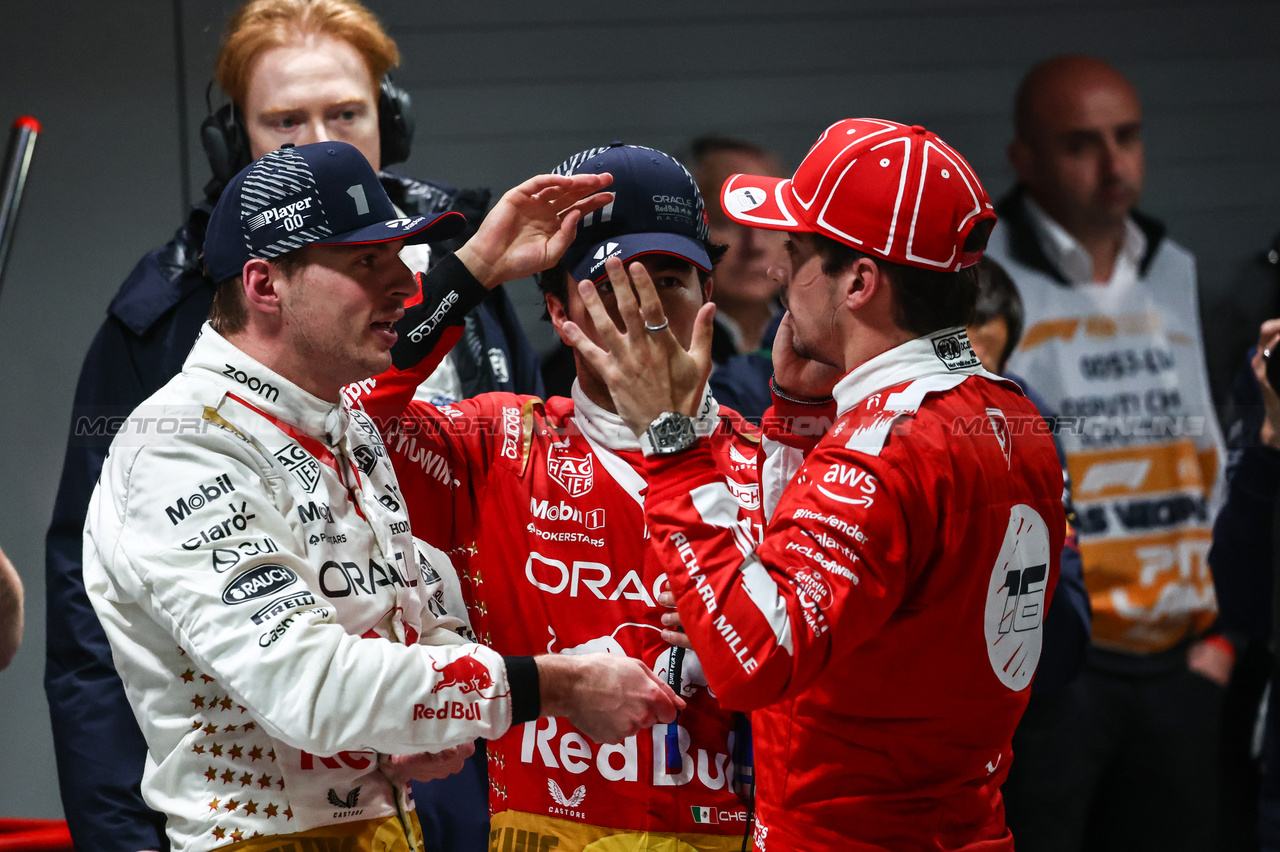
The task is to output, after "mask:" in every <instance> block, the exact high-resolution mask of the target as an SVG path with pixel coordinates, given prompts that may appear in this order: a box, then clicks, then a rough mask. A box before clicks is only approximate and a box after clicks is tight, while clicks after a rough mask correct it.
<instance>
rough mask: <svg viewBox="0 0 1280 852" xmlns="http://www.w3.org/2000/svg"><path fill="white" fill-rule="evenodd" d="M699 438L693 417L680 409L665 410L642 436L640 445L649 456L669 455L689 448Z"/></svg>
mask: <svg viewBox="0 0 1280 852" xmlns="http://www.w3.org/2000/svg"><path fill="white" fill-rule="evenodd" d="M697 439H698V435H697V433H696V432H694V431H693V418H692V417H690V416H689V415H687V414H681V413H680V412H678V411H664V412H662V413H661V414H659V415H658V416H657V417H656V418H654V421H653V422H652V423H650V424H649V428H648V429H646V430H645V431H644V434H643V435H641V436H640V447H641V449H643V450H644V454H645V455H647V456H648V455H657V456H669V455H672V454H674V453H681V452H684V451H685V450H687V449H689V448H690V447H692V446H693V442H694V441H696V440H697Z"/></svg>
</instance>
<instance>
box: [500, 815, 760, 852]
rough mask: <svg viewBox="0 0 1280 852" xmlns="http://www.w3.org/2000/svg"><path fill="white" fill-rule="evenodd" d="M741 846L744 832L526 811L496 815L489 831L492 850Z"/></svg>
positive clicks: (710, 851)
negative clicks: (677, 829)
mask: <svg viewBox="0 0 1280 852" xmlns="http://www.w3.org/2000/svg"><path fill="white" fill-rule="evenodd" d="M741 848H742V835H741V834H681V835H676V834H675V833H674V832H657V831H628V830H625V829H618V828H605V827H604V826H599V825H583V824H582V823H580V822H570V821H569V820H564V819H558V818H556V817H552V816H539V815H537V814H530V813H525V812H523V811H503V812H502V813H500V814H494V816H493V821H492V823H491V824H490V830H489V852H738V850H740V849H741ZM747 848H748V849H749V848H751V847H750V846H748V847H747Z"/></svg>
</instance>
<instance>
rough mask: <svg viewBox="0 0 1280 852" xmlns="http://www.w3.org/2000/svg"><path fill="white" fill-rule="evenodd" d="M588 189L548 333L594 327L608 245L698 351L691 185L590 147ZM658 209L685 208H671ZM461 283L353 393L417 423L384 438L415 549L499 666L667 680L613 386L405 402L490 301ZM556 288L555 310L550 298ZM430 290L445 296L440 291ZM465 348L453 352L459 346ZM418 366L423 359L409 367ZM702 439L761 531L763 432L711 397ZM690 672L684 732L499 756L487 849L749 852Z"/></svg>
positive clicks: (699, 276)
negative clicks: (589, 206) (581, 656)
mask: <svg viewBox="0 0 1280 852" xmlns="http://www.w3.org/2000/svg"><path fill="white" fill-rule="evenodd" d="M584 171H596V172H599V171H608V172H610V173H611V174H613V176H614V183H613V184H612V185H611V186H610V187H609V191H612V192H613V193H614V194H615V200H614V203H613V204H612V205H610V208H611V209H610V213H611V216H609V217H608V218H607V219H605V221H604V222H601V221H600V219H601V218H603V217H594V219H593V217H588V218H587V221H585V222H584V224H583V225H581V226H580V228H579V232H578V236H577V238H576V240H575V242H574V244H573V246H572V247H571V248H570V250H569V251H568V252H567V253H566V254H565V259H564V262H563V264H562V265H561V266H558V267H556V268H555V269H553V270H550V271H549V272H548V273H544V275H543V276H542V281H543V283H544V288H548V291H549V292H550V293H552V295H550V296H549V297H548V310H549V312H550V314H551V317H552V320H553V323H555V324H557V327H558V326H559V323H560V322H562V321H563V320H564V319H565V318H566V317H567V316H570V315H574V314H575V312H576V311H579V310H580V299H579V297H578V295H577V293H576V292H570V291H571V290H572V288H570V287H568V286H567V283H568V280H567V276H568V275H569V274H572V275H573V279H574V280H575V281H576V280H579V279H582V278H595V277H598V278H601V279H603V278H604V272H603V264H602V263H597V262H596V261H595V260H593V258H592V257H591V255H592V254H595V253H597V249H598V248H599V247H601V246H612V247H613V248H609V249H608V251H611V252H615V253H617V254H619V255H620V256H621V257H623V259H626V260H631V259H633V258H638V259H640V260H641V261H643V262H645V263H647V264H648V265H650V267H651V268H652V269H653V270H654V274H655V277H656V278H658V280H659V281H660V282H663V283H664V285H665V287H666V289H665V290H664V293H663V298H664V304H666V305H667V306H668V311H669V315H670V317H671V327H672V329H673V330H674V331H676V332H677V334H679V333H680V332H679V329H680V328H683V329H684V330H685V332H684V333H685V335H686V337H685V340H684V344H685V345H686V346H687V345H688V342H689V341H688V337H687V334H688V332H689V331H690V330H691V328H692V321H693V318H694V316H695V314H696V313H697V311H698V310H699V309H700V308H701V306H702V305H703V303H704V301H705V298H706V296H707V295H708V293H709V280H708V276H709V273H710V271H711V266H712V263H711V260H710V257H709V255H708V248H709V243H708V242H707V234H706V224H705V218H704V215H703V209H702V199H701V197H700V196H699V195H698V192H697V189H696V187H695V185H694V183H693V180H692V178H690V177H689V175H688V173H687V172H686V171H685V170H684V168H683V167H682V166H680V164H679V163H677V162H676V161H675V160H673V159H671V158H670V157H668V156H667V155H665V154H663V153H661V152H658V151H654V150H652V149H648V148H640V147H637V146H611V147H609V148H604V149H593V150H591V151H587V152H583V153H582V154H579V155H577V156H576V157H575V158H573V159H571V160H569V161H568V162H566V163H565V164H564V165H563V166H561V167H560V168H559V169H557V173H561V174H574V173H580V172H584ZM656 196H662V197H664V198H668V199H673V198H678V199H681V200H682V203H675V202H668V203H667V204H666V206H665V208H664V209H661V210H659V209H657V208H658V205H657V204H656V203H655V202H654V201H653V199H654V198H655V197H656ZM673 207H679V209H676V210H675V211H674V212H673V210H672V208H673ZM633 232H643V233H633ZM711 252H712V253H715V248H714V247H711ZM593 263H594V264H595V267H596V269H595V270H592V269H591V265H592V264H593ZM458 270H459V267H458V266H455V265H450V264H441V268H440V270H438V271H437V272H436V273H434V276H435V278H436V282H437V283H436V285H435V287H436V292H435V293H433V294H432V295H429V296H427V297H426V298H425V300H424V305H430V304H440V305H442V309H437V310H436V311H432V312H430V313H428V312H427V311H426V308H418V309H417V310H418V311H419V314H418V315H412V316H408V317H406V319H405V320H402V321H401V322H400V323H398V324H397V329H400V330H401V339H402V342H403V343H404V344H405V345H404V346H400V347H399V348H398V350H397V351H395V352H394V353H393V354H394V356H395V360H396V367H394V368H392V369H391V370H390V371H388V372H387V373H384V374H382V375H381V376H379V377H377V379H376V382H370V383H365V384H364V385H362V386H357V387H353V388H351V389H350V391H351V392H352V394H353V395H355V396H356V397H357V398H359V399H360V400H361V401H362V402H363V404H364V406H365V408H366V410H368V411H369V412H370V413H372V414H374V416H375V418H377V419H378V421H379V423H380V424H386V423H388V422H389V420H388V419H387V418H389V417H394V416H395V415H396V414H397V412H400V411H403V415H401V416H399V417H398V418H397V419H395V420H391V421H390V422H391V423H392V425H391V426H390V428H385V426H384V431H385V434H386V447H387V451H388V453H389V454H390V457H391V460H392V463H393V465H394V467H395V470H396V471H397V474H398V476H399V479H400V487H401V489H402V492H403V495H404V499H405V501H406V504H407V507H408V510H409V517H410V522H411V524H412V527H413V532H414V535H415V536H418V537H420V538H422V539H424V540H426V541H428V542H430V543H431V544H433V545H434V546H436V547H438V548H440V549H441V550H443V551H445V552H446V553H448V554H449V556H450V557H451V558H452V560H453V562H454V565H455V566H456V568H457V569H458V573H459V575H460V577H461V579H462V584H463V591H464V597H465V598H466V599H467V604H468V608H469V612H470V616H471V621H472V626H473V628H474V630H475V632H476V634H477V635H478V636H479V637H481V641H483V642H485V643H486V644H489V645H491V646H492V647H493V648H495V649H497V650H499V652H500V653H504V654H515V653H547V652H560V653H566V654H574V653H586V652H590V651H609V652H612V653H619V654H626V655H628V656H630V657H633V658H636V659H639V660H641V661H642V662H644V663H645V664H646V665H651V666H652V667H653V669H654V671H655V673H657V674H658V675H659V676H660V677H662V678H663V679H664V680H668V679H669V671H668V670H669V667H670V664H671V661H672V657H673V654H672V645H670V644H669V643H667V642H666V641H664V640H663V638H662V633H661V629H662V624H661V621H660V617H661V615H662V613H664V612H666V611H667V609H666V608H665V607H663V606H661V605H659V603H658V601H657V599H658V596H659V593H660V592H661V591H662V590H663V589H664V588H665V587H666V584H667V575H666V571H667V569H666V568H665V567H663V566H662V565H661V564H660V563H659V561H658V560H657V559H656V558H655V555H654V553H653V552H652V549H651V548H650V547H649V542H648V533H647V531H646V529H645V522H644V510H643V501H644V492H645V488H646V483H645V479H644V464H643V458H642V455H641V451H640V444H639V442H638V441H637V440H636V438H635V436H634V435H632V433H631V432H630V431H629V430H628V429H627V428H626V426H625V425H624V424H623V423H622V421H621V419H620V418H619V417H618V416H617V415H616V414H614V413H613V412H612V411H610V410H609V406H610V403H609V398H608V395H607V393H603V392H602V388H603V384H602V383H601V382H600V381H599V379H598V378H597V379H594V381H593V377H592V376H590V375H589V374H584V370H583V369H582V368H581V367H580V368H579V377H580V378H579V382H578V383H575V385H574V388H573V391H572V397H571V398H569V399H566V398H563V397H560V398H554V399H551V400H548V401H546V402H545V403H544V402H543V401H542V400H540V399H538V398H536V397H531V396H519V395H516V394H509V393H489V394H483V395H481V396H478V397H476V398H473V399H469V400H463V401H461V402H457V403H454V404H451V405H447V406H442V407H439V408H437V407H435V406H433V405H431V404H429V403H425V402H419V401H414V402H410V398H411V397H412V395H413V389H414V387H415V386H416V385H417V383H418V382H419V381H421V380H422V379H423V378H425V377H426V376H428V375H429V374H430V373H431V371H432V370H433V369H434V367H435V365H436V363H438V361H439V359H440V358H441V357H443V355H444V351H442V350H443V349H444V346H436V348H435V349H434V350H433V351H431V352H429V353H427V354H425V355H424V354H423V353H422V351H421V346H420V347H419V348H418V349H414V347H413V344H414V342H415V341H414V337H415V334H416V336H418V337H424V335H429V334H435V333H438V329H439V328H441V327H442V326H444V325H448V324H449V323H450V322H451V321H452V320H451V317H454V316H458V317H460V316H462V315H463V314H465V311H466V309H467V307H468V303H469V302H470V301H472V300H473V299H476V298H479V297H482V296H483V295H484V291H483V290H479V285H478V284H477V283H475V282H474V281H471V282H468V281H467V280H466V278H467V277H468V276H466V275H465V274H464V272H465V271H463V273H459V272H458ZM446 274H454V277H455V279H456V280H454V281H451V282H450V283H449V284H448V286H447V287H445V288H444V289H447V290H448V292H449V294H457V298H456V299H452V300H451V299H450V298H449V297H448V296H447V295H446V296H445V297H443V298H442V297H441V295H440V293H439V291H440V288H441V287H442V285H441V283H440V282H442V281H443V276H444V275H446ZM556 275H559V276H560V277H561V280H562V281H563V286H561V287H559V289H558V292H559V295H556V292H557V287H556V285H555V284H549V281H550V279H551V278H552V277H554V276H556ZM603 286H605V287H606V288H607V282H604V285H603ZM424 288H425V289H428V290H430V289H432V288H431V281H430V278H429V279H428V280H426V281H424ZM477 290H478V293H477ZM446 303H447V305H448V306H447V308H445V307H444V306H445V305H446ZM422 316H426V319H425V320H423V319H422ZM419 330H421V331H419ZM426 339H429V337H426V338H424V340H426ZM453 339H456V335H454V336H452V337H451V336H450V335H448V334H445V335H444V337H443V341H444V342H445V343H446V344H447V343H451V342H452V340H453ZM423 345H426V344H425V343H424V344H423ZM398 346H399V345H398ZM415 357H416V358H421V359H422V360H420V361H418V362H417V363H413V359H414V358H415ZM698 423H699V428H700V430H701V431H702V432H704V433H709V434H710V438H709V441H708V443H709V445H710V446H711V447H712V449H711V456H710V459H711V461H710V464H711V466H712V467H713V468H714V470H715V471H716V473H715V474H714V476H715V478H717V479H718V481H720V482H721V483H722V484H723V485H724V487H725V488H726V489H728V490H729V491H730V492H731V493H733V494H735V495H737V497H736V499H737V500H738V504H737V505H738V507H739V508H740V509H741V511H742V512H743V514H744V517H747V518H749V519H752V522H754V523H755V524H756V527H757V530H758V529H759V527H760V526H761V524H762V515H761V512H760V489H759V480H758V476H757V472H756V456H757V451H758V448H759V437H758V433H757V432H756V430H755V429H754V428H753V427H752V426H751V425H750V424H748V423H746V422H745V421H744V420H743V419H742V418H741V417H740V416H738V415H737V414H736V413H735V412H732V411H729V410H728V409H722V408H720V407H719V406H718V405H717V404H716V402H715V401H714V399H712V398H711V397H710V396H709V395H708V396H706V397H705V398H704V399H703V400H702V402H701V405H700V407H699V416H698ZM517 649H524V650H517ZM682 653H683V652H682ZM679 668H680V670H679V676H680V679H679V681H676V682H675V684H676V686H675V688H676V691H677V692H679V693H680V694H681V695H682V696H683V697H684V698H685V699H686V701H687V702H688V706H687V708H686V709H685V710H684V711H682V712H681V713H680V715H679V718H678V720H677V722H676V724H675V725H671V726H668V725H657V726H655V727H654V728H653V729H651V731H646V732H643V733H641V734H640V735H639V736H638V737H632V738H630V739H628V740H627V741H626V742H624V743H623V744H622V745H618V746H599V745H597V744H595V743H593V742H591V741H589V740H588V739H587V738H586V737H584V736H583V735H582V734H581V733H579V732H578V731H577V730H576V729H575V728H574V727H573V726H572V725H570V724H568V723H566V722H565V720H563V719H555V720H552V721H550V723H549V724H546V723H540V724H530V725H522V726H515V727H513V728H512V729H511V731H510V733H509V734H508V735H506V736H504V737H502V738H500V739H498V740H492V741H490V742H489V743H488V757H489V782H490V791H491V795H490V804H491V810H492V812H493V818H492V829H491V835H490V836H491V843H492V848H494V849H495V850H507V849H512V848H515V849H527V850H535V849H536V850H546V849H556V850H558V852H565V850H579V849H592V848H600V849H604V848H607V849H609V850H649V849H673V850H674V849H677V848H678V849H687V848H689V847H690V846H692V847H694V848H696V849H701V850H725V852H727V851H728V850H737V849H739V848H740V847H741V845H742V838H743V835H744V833H745V831H746V827H747V813H746V810H745V808H744V807H743V806H742V803H741V802H740V801H739V799H738V797H737V795H736V794H735V793H734V791H733V788H732V787H731V782H732V780H733V779H732V777H731V776H732V767H733V763H734V761H733V759H732V757H733V755H734V753H735V746H736V745H739V743H738V742H737V740H738V739H739V738H740V737H739V735H737V734H735V724H734V722H735V714H732V713H730V712H728V711H726V710H724V709H723V708H722V707H721V706H720V704H719V702H717V700H716V698H715V696H714V695H712V694H711V693H710V691H709V690H708V689H707V687H706V681H705V678H704V677H703V676H702V673H701V669H700V665H699V662H698V659H697V656H696V655H694V654H692V653H689V654H687V655H685V656H684V659H683V662H682V665H680V667H679ZM669 682H671V681H669ZM604 838H608V841H607V842H606V844H605V845H601V846H599V847H596V846H593V844H595V843H596V842H597V841H600V840H602V839H604ZM676 838H678V840H679V841H681V842H682V843H683V844H687V845H678V844H675V843H673V839H676ZM512 844H514V846H513V845H512Z"/></svg>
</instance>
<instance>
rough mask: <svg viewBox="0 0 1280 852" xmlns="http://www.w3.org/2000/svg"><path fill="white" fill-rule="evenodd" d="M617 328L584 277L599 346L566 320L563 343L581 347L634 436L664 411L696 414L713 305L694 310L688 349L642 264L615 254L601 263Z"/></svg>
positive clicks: (581, 287)
mask: <svg viewBox="0 0 1280 852" xmlns="http://www.w3.org/2000/svg"><path fill="white" fill-rule="evenodd" d="M605 270H606V271H607V272H608V273H609V283H610V284H611V285H612V287H613V293H614V297H615V299H616V300H617V308H618V314H619V317H620V318H621V320H622V324H623V330H622V331H619V330H618V327H617V325H615V324H614V322H613V320H612V319H611V318H610V316H609V312H608V310H607V309H606V308H605V306H604V303H603V302H601V301H600V294H599V293H597V292H596V288H595V285H593V284H592V283H591V282H590V281H580V282H579V283H578V293H579V294H580V295H581V296H582V302H583V305H584V307H586V309H587V312H588V313H589V314H590V316H591V321H592V323H593V324H594V325H595V328H596V332H597V334H598V335H599V336H600V344H601V345H596V344H595V343H593V342H592V341H591V339H590V338H588V337H587V335H586V333H585V332H584V331H583V330H582V329H581V328H579V327H578V325H577V324H576V323H574V322H572V321H569V322H565V324H564V325H563V327H562V332H563V333H564V336H565V340H566V342H567V343H568V344H569V345H570V346H572V347H574V348H575V349H577V350H578V351H579V352H581V353H582V355H583V357H585V358H586V359H587V361H588V362H590V364H591V365H592V366H593V367H595V369H596V371H597V372H599V374H600V376H601V378H603V379H604V381H605V384H606V385H608V387H609V395H610V396H611V397H612V398H613V403H614V406H615V407H616V408H617V410H618V415H619V416H620V417H622V419H623V422H625V423H626V424H627V426H629V427H630V428H631V431H633V432H634V433H635V434H636V435H639V434H641V433H642V432H644V430H645V429H647V428H648V427H649V424H650V423H652V422H653V421H654V419H655V418H656V417H657V416H658V415H659V414H662V413H663V412H664V411H679V412H681V413H683V414H687V415H689V416H690V417H696V416H697V413H698V406H699V405H700V404H701V403H702V394H703V389H704V388H705V387H706V384H707V377H708V376H709V375H710V374H711V332H712V318H713V317H714V316H715V306H714V305H712V304H710V303H708V304H705V305H703V306H702V308H701V309H700V310H699V311H698V316H697V319H696V320H695V321H694V326H693V339H692V340H691V341H690V344H689V348H688V350H686V349H685V348H684V347H683V346H681V345H680V342H679V341H678V340H676V337H675V335H674V334H673V333H672V332H671V328H670V326H669V325H668V323H667V318H666V315H665V313H664V312H663V309H662V301H661V300H660V299H659V298H658V292H657V290H656V289H655V288H654V286H653V280H652V279H651V278H650V277H649V273H648V271H646V270H645V268H644V264H642V263H632V264H631V266H630V267H629V268H623V265H622V262H621V261H619V260H618V259H617V258H610V259H609V260H607V261H605Z"/></svg>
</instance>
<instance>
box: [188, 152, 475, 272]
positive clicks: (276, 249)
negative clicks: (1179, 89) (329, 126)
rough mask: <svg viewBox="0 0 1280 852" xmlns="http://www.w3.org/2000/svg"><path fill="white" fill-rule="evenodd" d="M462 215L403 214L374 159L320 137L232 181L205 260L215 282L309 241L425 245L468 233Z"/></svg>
mask: <svg viewBox="0 0 1280 852" xmlns="http://www.w3.org/2000/svg"><path fill="white" fill-rule="evenodd" d="M465 226H466V219H465V218H463V216H462V214H461V213H456V212H452V211H450V212H447V213H439V214H435V215H432V216H408V217H401V216H398V215H397V214H396V209H395V207H394V206H392V204H391V199H390V198H388V197H387V191H386V190H385V189H383V188H382V184H381V183H379V182H378V176H377V175H376V174H374V171H373V167H372V166H370V165H369V161H368V160H366V159H365V158H364V155H363V154H361V153H360V151H359V150H358V149H357V148H355V147H354V146H351V145H348V144H347V143H346V142H315V143H312V144H310V145H300V146H298V147H294V146H293V145H292V144H287V145H285V146H283V147H282V148H280V150H278V151H272V152H271V153H269V154H267V155H265V156H263V157H262V158H261V159H259V160H255V161H254V162H252V163H250V164H249V165H248V166H245V168H244V169H242V170H241V171H240V173H239V174H238V175H236V176H235V177H234V178H232V179H231V183H229V184H227V188H226V189H225V190H223V192H222V197H221V198H219V199H218V205H217V206H216V207H214V209H213V215H212V217H210V219H209V228H208V230H207V231H206V233H205V239H204V262H205V265H206V266H208V267H209V274H210V275H211V276H212V277H213V280H214V281H219V282H220V281H225V280H226V279H228V278H233V277H235V276H237V275H239V274H240V272H241V270H243V269H244V265H245V264H246V263H247V262H248V261H249V260H250V259H251V258H258V259H261V260H271V259H272V258H275V257H279V256H280V255H282V254H287V253H288V252H291V251H294V250H295V249H300V248H302V247H303V246H307V245H358V244H368V243H385V242H390V241H391V240H404V241H405V242H407V243H425V242H433V241H436V240H445V239H448V238H450V237H454V236H457V235H458V234H460V233H462V229H463V228H464V227H465Z"/></svg>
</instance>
